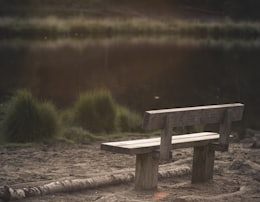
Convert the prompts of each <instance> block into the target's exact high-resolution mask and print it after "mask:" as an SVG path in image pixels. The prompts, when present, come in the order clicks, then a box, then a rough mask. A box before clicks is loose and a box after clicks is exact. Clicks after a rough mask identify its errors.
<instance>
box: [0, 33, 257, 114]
mask: <svg viewBox="0 0 260 202" xmlns="http://www.w3.org/2000/svg"><path fill="white" fill-rule="evenodd" d="M259 42H260V40H255V41H221V40H219V41H211V40H207V39H204V40H191V39H176V38H160V39H158V38H157V39H156V40H155V39H150V38H149V39H144V38H129V39H128V38H116V39H103V40H68V39H67V40H56V41H48V40H45V39H43V40H42V41H33V42H32V41H21V40H12V41H1V42H0V67H1V69H0V91H1V92H8V91H12V90H14V89H17V88H29V89H31V90H32V91H33V93H34V94H35V95H38V96H40V97H42V98H48V99H52V100H53V101H54V102H55V103H56V104H57V105H58V106H61V107H62V106H68V105H70V104H71V103H72V102H73V101H74V99H75V98H76V96H77V95H78V94H79V93H80V92H82V91H86V90H92V89H95V88H108V89H110V90H111V91H112V93H113V95H114V96H115V97H116V99H117V100H118V101H119V102H120V103H121V104H124V105H128V106H129V107H131V108H133V109H136V110H137V111H140V112H143V111H144V110H146V109H155V108H167V107H175V106H191V105H197V104H199V105H201V104H212V103H223V102H235V101H241V102H249V103H250V105H252V106H253V105H255V104H256V103H257V102H258V103H259V102H260V100H259V94H257V92H256V90H253V89H255V86H260V85H259V79H257V73H258V67H259V63H260V61H259V49H260V43H259Z"/></svg>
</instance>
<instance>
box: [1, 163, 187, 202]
mask: <svg viewBox="0 0 260 202" xmlns="http://www.w3.org/2000/svg"><path fill="white" fill-rule="evenodd" d="M190 173H191V169H190V167H181V168H176V169H172V170H164V169H162V170H160V172H159V179H165V178H170V177H174V176H181V175H186V174H190ZM133 181H134V172H129V173H126V174H112V175H107V176H97V177H93V178H87V179H70V180H62V181H55V182H51V183H48V184H44V185H41V186H34V187H27V188H18V189H16V188H12V187H9V186H4V187H2V188H0V201H1V200H4V201H11V200H19V199H24V198H27V197H33V196H43V195H48V194H54V193H61V192H73V191H80V190H84V189H93V188H97V187H103V186H108V185H117V184H121V183H130V182H133Z"/></svg>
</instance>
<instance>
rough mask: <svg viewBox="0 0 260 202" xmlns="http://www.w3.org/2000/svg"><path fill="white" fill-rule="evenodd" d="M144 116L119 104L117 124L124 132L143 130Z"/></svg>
mask: <svg viewBox="0 0 260 202" xmlns="http://www.w3.org/2000/svg"><path fill="white" fill-rule="evenodd" d="M141 124H142V117H141V116H140V115H139V114H137V113H135V112H131V111H130V110H129V109H127V108H125V107H122V106H118V109H117V125H118V127H119V130H120V131H122V132H137V131H140V130H141Z"/></svg>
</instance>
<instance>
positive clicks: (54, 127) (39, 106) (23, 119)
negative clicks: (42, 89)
mask: <svg viewBox="0 0 260 202" xmlns="http://www.w3.org/2000/svg"><path fill="white" fill-rule="evenodd" d="M58 128H59V118H58V115H57V111H56V108H55V106H54V105H53V104H51V103H50V102H40V101H38V100H37V99H36V98H35V97H33V96H32V94H31V93H30V92H29V91H28V90H20V91H18V92H17V94H16V95H15V96H14V97H13V98H12V99H11V101H10V103H9V105H8V109H7V114H6V117H5V119H4V121H3V136H4V139H5V141H7V142H17V143H24V142H40V141H45V140H49V139H51V138H53V137H54V136H55V135H56V134H57V132H58Z"/></svg>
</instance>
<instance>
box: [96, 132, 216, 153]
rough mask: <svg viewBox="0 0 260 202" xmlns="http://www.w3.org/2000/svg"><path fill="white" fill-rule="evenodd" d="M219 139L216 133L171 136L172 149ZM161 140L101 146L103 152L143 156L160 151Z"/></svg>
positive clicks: (150, 139) (132, 141)
mask: <svg viewBox="0 0 260 202" xmlns="http://www.w3.org/2000/svg"><path fill="white" fill-rule="evenodd" d="M218 139H219V134H218V133H213V132H201V133H192V134H184V135H175V136H172V141H171V145H172V149H179V148H187V147H195V146H203V145H207V144H209V143H211V142H215V141H217V140H218ZM160 143H161V138H160V137H156V138H149V139H138V140H129V141H119V142H107V143H102V144H101V149H102V150H105V151H110V152H115V153H121V154H143V153H149V152H152V151H155V150H159V149H160Z"/></svg>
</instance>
